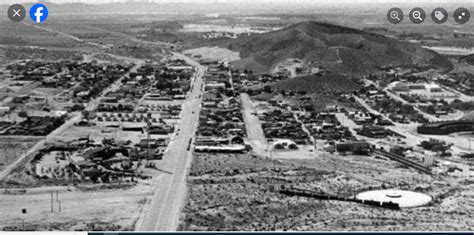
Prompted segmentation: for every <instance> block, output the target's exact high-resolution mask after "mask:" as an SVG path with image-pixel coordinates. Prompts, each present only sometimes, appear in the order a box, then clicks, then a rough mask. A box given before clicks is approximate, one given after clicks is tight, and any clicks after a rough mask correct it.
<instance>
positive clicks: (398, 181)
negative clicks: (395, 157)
mask: <svg viewBox="0 0 474 235" xmlns="http://www.w3.org/2000/svg"><path fill="white" fill-rule="evenodd" d="M286 154H288V155H291V154H292V153H291V152H287V153H286ZM191 169H192V170H191V173H190V177H189V179H188V182H189V185H190V190H189V201H188V204H187V206H186V207H185V209H184V212H183V213H184V215H183V220H182V224H181V226H180V230H206V231H207V230H219V231H220V230H239V231H240V230H244V231H260V230H265V231H266V230H277V231H281V230H283V231H285V230H297V231H310V230H321V231H329V230H358V231H361V230H362V231H365V230H369V231H372V230H378V231H380V230H382V231H391V230H405V231H411V230H417V231H418V230H469V229H471V228H472V226H474V224H473V222H472V221H473V220H472V215H471V213H469V211H470V210H472V205H473V204H472V196H469V195H471V194H472V193H471V192H469V191H470V190H471V189H470V186H469V183H467V181H466V180H465V179H449V181H450V183H451V184H452V183H454V182H457V183H461V182H465V183H466V184H465V183H462V184H458V185H460V186H458V187H451V185H449V184H448V183H447V182H446V181H445V180H439V179H432V178H431V177H429V176H426V175H420V174H418V173H416V172H414V171H412V170H410V169H406V168H404V167H402V166H400V165H398V164H397V163H394V162H392V161H388V160H382V159H376V158H373V157H367V156H339V155H332V156H329V155H326V156H323V155H319V156H316V157H314V158H312V159H298V160H297V159H291V160H284V159H278V160H275V161H271V160H269V159H264V158H259V157H255V156H252V155H224V154H220V155H219V154H217V155H205V154H202V155H197V156H196V157H195V161H194V162H193V166H192V168H191ZM281 185H284V186H285V187H290V186H297V187H300V188H306V189H310V190H314V191H319V190H321V191H325V192H329V193H333V194H338V195H346V196H354V195H356V194H357V193H359V192H364V191H368V190H373V189H381V188H400V189H405V190H414V191H419V192H423V193H426V194H428V195H430V196H431V197H433V198H434V201H433V202H432V203H430V204H429V205H427V206H423V207H417V208H406V209H402V210H388V209H381V208H376V207H371V206H367V205H362V204H356V203H351V202H338V201H320V200H317V199H311V198H305V197H288V196H284V195H281V194H278V193H276V192H274V191H273V190H272V188H278V187H280V186H281Z"/></svg>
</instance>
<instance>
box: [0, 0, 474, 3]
mask: <svg viewBox="0 0 474 235" xmlns="http://www.w3.org/2000/svg"><path fill="white" fill-rule="evenodd" d="M43 1H44V0H43ZM46 1H48V2H54V3H70V2H84V3H90V4H92V3H111V2H126V1H128V2H134V1H135V2H137V1H142V2H143V1H148V2H155V3H179V2H194V3H220V2H252V3H254V2H259V3H260V2H262V3H273V2H275V3H300V4H301V3H310V4H318V3H320V4H331V3H332V4H335V3H337V4H347V3H351V4H353V3H355V4H358V3H359V4H366V3H370V4H376V3H399V4H400V3H401V4H425V3H436V2H439V3H453V2H455V1H453V0H46ZM1 2H2V3H6V4H13V3H25V2H38V0H1ZM457 2H466V3H469V2H471V3H472V4H474V3H473V0H459V1H457Z"/></svg>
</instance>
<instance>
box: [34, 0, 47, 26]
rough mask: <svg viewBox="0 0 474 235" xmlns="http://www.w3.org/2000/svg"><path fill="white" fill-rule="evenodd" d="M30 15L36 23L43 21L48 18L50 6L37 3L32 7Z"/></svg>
mask: <svg viewBox="0 0 474 235" xmlns="http://www.w3.org/2000/svg"><path fill="white" fill-rule="evenodd" d="M30 17H31V20H33V21H34V22H35V23H42V22H44V21H45V20H46V18H48V8H46V6H45V5H43V4H41V3H38V4H35V5H33V6H32V7H31V8H30Z"/></svg>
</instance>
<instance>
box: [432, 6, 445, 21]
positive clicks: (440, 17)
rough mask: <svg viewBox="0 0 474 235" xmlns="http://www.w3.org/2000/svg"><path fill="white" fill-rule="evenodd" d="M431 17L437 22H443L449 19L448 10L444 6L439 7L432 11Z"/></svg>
mask: <svg viewBox="0 0 474 235" xmlns="http://www.w3.org/2000/svg"><path fill="white" fill-rule="evenodd" d="M431 19H432V20H433V22H435V23H436V24H442V23H444V22H446V20H448V12H447V11H446V10H445V9H444V8H442V7H438V8H436V9H434V10H433V12H431Z"/></svg>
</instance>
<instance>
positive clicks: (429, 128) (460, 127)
mask: <svg viewBox="0 0 474 235" xmlns="http://www.w3.org/2000/svg"><path fill="white" fill-rule="evenodd" d="M463 131H474V121H468V120H458V121H445V122H431V123H426V124H423V125H421V126H419V127H418V128H417V132H418V133H420V134H424V135H448V134H451V133H454V132H463Z"/></svg>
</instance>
